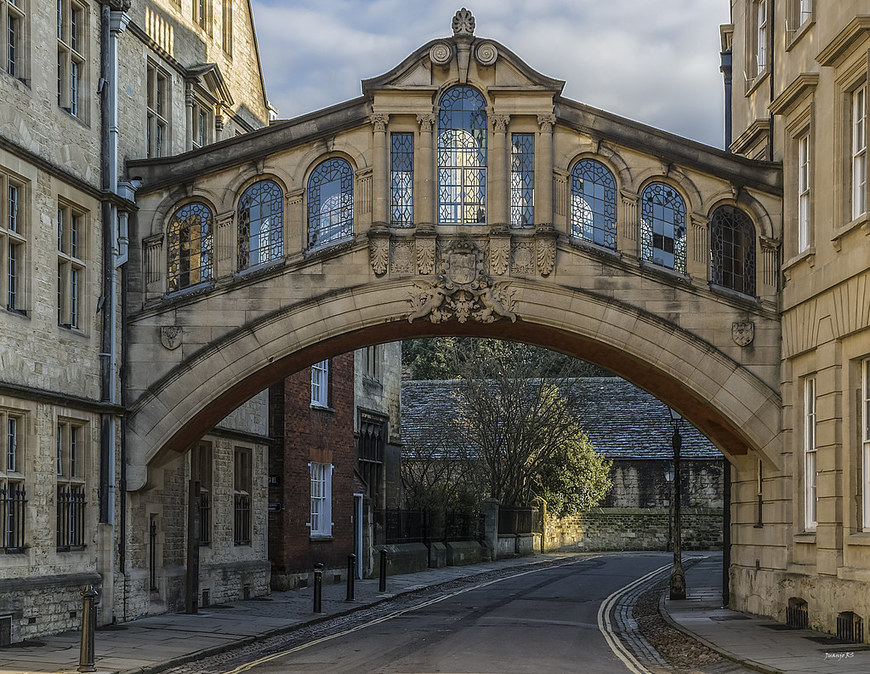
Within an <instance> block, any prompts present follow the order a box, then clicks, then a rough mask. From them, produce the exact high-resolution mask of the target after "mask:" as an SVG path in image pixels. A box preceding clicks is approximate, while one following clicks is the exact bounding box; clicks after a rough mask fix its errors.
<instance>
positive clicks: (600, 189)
mask: <svg viewBox="0 0 870 674" xmlns="http://www.w3.org/2000/svg"><path fill="white" fill-rule="evenodd" d="M571 233H572V234H573V235H574V236H577V237H579V238H581V239H585V240H586V241H591V242H592V243H597V244H598V245H599V246H605V247H607V248H613V249H616V179H615V178H614V177H613V174H612V173H611V172H610V171H608V170H607V167H606V166H605V165H604V164H602V163H601V162H600V161H595V160H594V159H581V160H580V161H578V162H577V163H576V164H575V165H574V170H573V171H571Z"/></svg>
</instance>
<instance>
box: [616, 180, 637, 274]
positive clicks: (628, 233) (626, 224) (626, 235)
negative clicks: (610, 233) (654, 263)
mask: <svg viewBox="0 0 870 674" xmlns="http://www.w3.org/2000/svg"><path fill="white" fill-rule="evenodd" d="M619 196H620V200H621V203H620V206H621V208H620V209H619V214H618V217H617V222H616V245H617V250H618V251H619V252H620V253H625V254H626V255H628V256H629V257H631V258H637V257H639V256H640V247H639V246H638V241H637V237H638V228H639V226H640V221H639V220H638V210H637V209H638V203H639V202H640V196H639V195H637V194H635V193H634V192H629V191H627V190H621V191H620V194H619Z"/></svg>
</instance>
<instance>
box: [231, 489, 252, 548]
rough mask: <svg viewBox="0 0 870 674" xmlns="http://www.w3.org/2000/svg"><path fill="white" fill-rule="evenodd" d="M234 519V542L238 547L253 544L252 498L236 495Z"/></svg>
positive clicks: (245, 495)
mask: <svg viewBox="0 0 870 674" xmlns="http://www.w3.org/2000/svg"><path fill="white" fill-rule="evenodd" d="M234 515H235V516H234V518H233V531H234V535H233V542H234V543H235V544H236V545H250V544H251V497H250V496H248V495H247V494H236V496H235V503H234Z"/></svg>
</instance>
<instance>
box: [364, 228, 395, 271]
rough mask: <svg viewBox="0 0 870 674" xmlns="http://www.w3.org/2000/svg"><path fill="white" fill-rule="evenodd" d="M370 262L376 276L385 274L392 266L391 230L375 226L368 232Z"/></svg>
mask: <svg viewBox="0 0 870 674" xmlns="http://www.w3.org/2000/svg"><path fill="white" fill-rule="evenodd" d="M368 237H369V262H370V263H371V265H372V271H373V272H374V273H375V276H383V275H384V274H386V273H387V269H388V268H389V266H390V230H388V229H387V228H386V227H383V228H382V227H373V228H372V229H370V230H369V232H368Z"/></svg>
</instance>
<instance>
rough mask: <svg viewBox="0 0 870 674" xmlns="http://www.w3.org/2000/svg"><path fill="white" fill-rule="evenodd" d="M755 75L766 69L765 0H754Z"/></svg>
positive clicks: (766, 28)
mask: <svg viewBox="0 0 870 674" xmlns="http://www.w3.org/2000/svg"><path fill="white" fill-rule="evenodd" d="M754 11H755V75H756V76H757V75H760V74H761V73H763V72H764V69H765V68H766V67H767V37H768V27H769V25H768V21H767V18H768V17H767V0H755V8H754Z"/></svg>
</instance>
